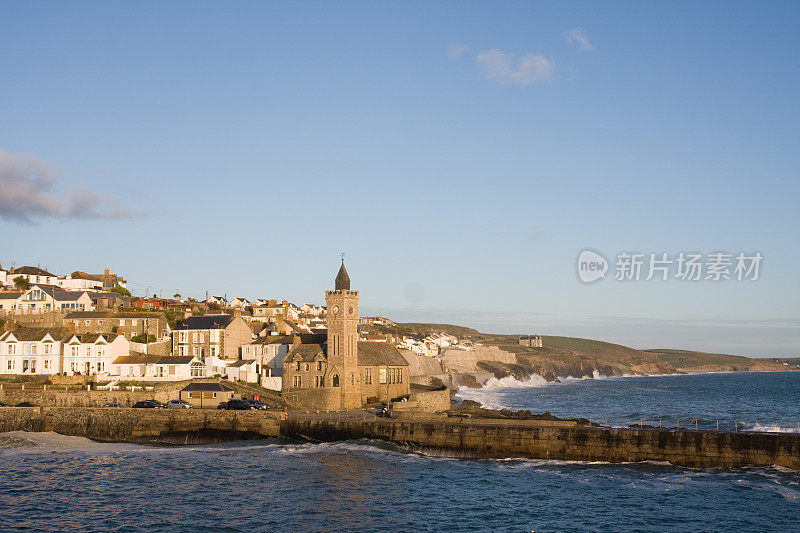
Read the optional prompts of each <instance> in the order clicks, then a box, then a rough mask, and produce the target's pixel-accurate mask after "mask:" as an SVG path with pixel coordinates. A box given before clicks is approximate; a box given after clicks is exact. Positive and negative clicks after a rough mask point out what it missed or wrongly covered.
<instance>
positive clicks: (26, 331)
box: [0, 328, 67, 341]
mask: <svg viewBox="0 0 800 533" xmlns="http://www.w3.org/2000/svg"><path fill="white" fill-rule="evenodd" d="M66 332H67V330H66V329H65V328H18V329H15V330H14V331H6V332H5V333H3V334H2V335H0V340H7V339H8V337H10V336H11V334H13V335H14V338H15V339H17V340H18V341H40V340H42V339H43V338H44V336H45V335H47V334H48V333H49V334H50V336H51V337H53V339H55V340H60V339H61V338H62V337H63V336H64V335H65V334H66Z"/></svg>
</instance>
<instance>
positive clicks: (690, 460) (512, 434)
mask: <svg viewBox="0 0 800 533" xmlns="http://www.w3.org/2000/svg"><path fill="white" fill-rule="evenodd" d="M281 434H282V435H283V436H286V437H298V436H303V437H304V438H310V439H314V440H319V441H336V440H348V439H361V438H367V439H380V440H385V441H390V442H395V443H399V444H403V445H406V446H409V447H410V448H412V449H417V450H420V451H423V452H433V453H442V454H443V455H452V456H458V457H471V458H509V457H524V458H533V459H560V460H569V461H589V462H592V461H602V462H612V463H621V462H638V461H666V462H669V463H672V464H674V465H679V466H687V467H694V468H728V467H741V466H768V465H778V466H782V467H786V468H791V469H800V435H797V434H763V433H725V432H704V431H689V430H685V431H682V430H678V431H669V430H658V429H614V428H600V427H587V426H581V425H579V424H577V423H575V422H570V421H566V420H565V421H541V420H530V421H517V420H491V421H490V420H469V421H467V420H464V421H444V420H438V421H422V420H414V421H394V420H392V421H376V422H349V421H341V422H339V421H322V420H319V421H316V420H285V421H283V422H282V423H281Z"/></svg>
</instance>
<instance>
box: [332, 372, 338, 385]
mask: <svg viewBox="0 0 800 533" xmlns="http://www.w3.org/2000/svg"><path fill="white" fill-rule="evenodd" d="M333 386H334V387H338V386H339V374H334V375H333Z"/></svg>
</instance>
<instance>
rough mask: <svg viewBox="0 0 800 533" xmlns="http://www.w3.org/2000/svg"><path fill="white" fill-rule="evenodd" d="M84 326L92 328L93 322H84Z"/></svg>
mask: <svg viewBox="0 0 800 533" xmlns="http://www.w3.org/2000/svg"><path fill="white" fill-rule="evenodd" d="M83 325H84V326H91V325H92V321H91V320H84V321H83Z"/></svg>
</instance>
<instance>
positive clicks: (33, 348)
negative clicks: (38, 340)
mask: <svg viewBox="0 0 800 533" xmlns="http://www.w3.org/2000/svg"><path fill="white" fill-rule="evenodd" d="M31 355H36V345H35V344H31Z"/></svg>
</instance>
